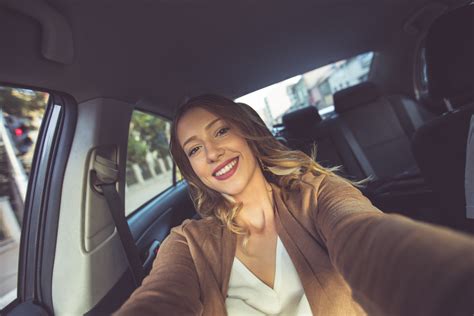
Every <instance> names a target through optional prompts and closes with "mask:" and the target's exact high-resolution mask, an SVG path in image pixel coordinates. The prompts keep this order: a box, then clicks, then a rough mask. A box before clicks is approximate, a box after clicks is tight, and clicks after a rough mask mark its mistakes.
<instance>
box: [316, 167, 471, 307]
mask: <svg viewBox="0 0 474 316" xmlns="http://www.w3.org/2000/svg"><path fill="white" fill-rule="evenodd" d="M315 190H316V192H313V197H315V198H314V204H313V207H314V208H313V210H314V212H315V213H314V216H313V220H314V221H315V226H316V229H317V230H318V232H319V234H320V235H321V237H322V239H323V240H324V242H325V243H326V247H327V249H328V252H329V256H330V258H331V262H332V263H333V265H334V266H335V267H336V269H337V270H338V271H339V272H340V273H341V274H342V276H343V277H344V279H345V280H346V282H348V284H349V285H350V287H351V289H352V291H353V296H354V299H355V300H356V301H358V302H359V303H360V304H361V306H362V307H363V308H364V309H365V310H366V311H367V312H368V313H369V315H372V314H373V315H472V314H473V313H474V238H473V236H471V235H467V234H463V233H458V232H455V231H453V230H451V229H447V228H442V227H441V226H435V225H432V224H427V223H422V222H418V221H414V220H411V219H408V218H406V217H403V216H400V215H395V214H384V213H382V212H381V211H380V210H378V209H377V208H375V207H374V206H373V205H372V204H371V203H370V201H369V200H368V199H367V198H365V197H364V196H363V195H362V194H361V193H360V191H359V190H358V189H356V188H355V187H353V186H352V185H351V184H349V183H348V182H347V181H344V180H342V179H340V178H338V177H335V176H326V177H325V178H324V179H323V180H322V181H321V182H320V184H319V186H318V187H316V188H315Z"/></svg>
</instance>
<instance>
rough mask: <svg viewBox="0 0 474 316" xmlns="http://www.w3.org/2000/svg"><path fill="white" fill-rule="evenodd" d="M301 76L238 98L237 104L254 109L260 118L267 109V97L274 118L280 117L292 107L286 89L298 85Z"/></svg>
mask: <svg viewBox="0 0 474 316" xmlns="http://www.w3.org/2000/svg"><path fill="white" fill-rule="evenodd" d="M300 78H301V75H298V76H295V77H292V78H289V79H286V80H283V81H281V82H278V83H275V84H273V85H271V86H268V87H265V88H263V89H260V90H257V91H255V92H252V93H249V94H247V95H244V96H242V97H240V98H237V99H236V100H235V101H236V102H242V103H246V104H248V105H250V106H251V107H252V108H254V109H255V110H256V111H257V112H258V114H260V116H263V109H264V108H265V97H267V98H268V100H269V103H270V107H271V109H272V115H273V117H276V116H278V115H280V114H281V113H283V112H285V111H286V110H287V109H288V108H289V107H290V105H291V104H290V99H289V97H288V94H287V93H286V87H287V86H289V85H292V84H295V83H297V82H298V81H299V80H300Z"/></svg>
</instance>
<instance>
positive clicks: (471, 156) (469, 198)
mask: <svg viewBox="0 0 474 316" xmlns="http://www.w3.org/2000/svg"><path fill="white" fill-rule="evenodd" d="M464 190H465V195H466V218H469V219H474V115H472V116H471V124H470V126H469V133H468V136H467V147H466V169H465V173H464Z"/></svg>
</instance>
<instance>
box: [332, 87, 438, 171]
mask: <svg viewBox="0 0 474 316" xmlns="http://www.w3.org/2000/svg"><path fill="white" fill-rule="evenodd" d="M334 105H335V109H336V112H337V113H338V118H337V119H338V120H339V122H337V123H336V124H335V126H336V128H339V130H336V133H339V134H342V137H339V139H341V140H342V141H340V142H339V143H341V142H343V141H345V142H346V143H347V145H348V146H349V147H350V148H351V150H352V152H353V153H354V156H355V159H356V160H357V161H358V162H359V164H360V165H361V168H362V170H363V172H364V175H365V176H372V177H373V178H375V179H377V178H388V177H393V176H396V175H399V174H401V173H404V172H407V171H411V172H415V171H416V170H417V164H416V161H415V158H414V156H413V153H412V151H411V147H410V144H411V137H412V136H413V133H414V131H415V130H416V129H417V128H419V127H420V126H421V125H423V124H424V122H425V121H426V120H428V119H429V118H430V115H429V114H428V112H427V111H426V110H424V109H423V108H422V107H421V106H420V105H418V104H417V103H416V102H414V101H413V100H411V99H408V98H406V97H403V96H398V95H395V96H390V97H385V96H383V95H381V93H380V92H379V90H378V89H377V87H376V86H375V85H374V84H373V83H370V82H364V83H361V84H359V85H356V86H353V87H350V88H347V89H344V90H341V91H338V92H336V93H335V94H334ZM339 146H343V145H342V144H339Z"/></svg>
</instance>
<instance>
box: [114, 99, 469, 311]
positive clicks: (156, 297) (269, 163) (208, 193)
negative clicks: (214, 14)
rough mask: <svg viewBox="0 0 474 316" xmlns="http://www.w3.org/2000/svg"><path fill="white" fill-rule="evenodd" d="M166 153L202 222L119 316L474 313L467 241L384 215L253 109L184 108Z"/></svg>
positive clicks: (166, 248) (166, 253)
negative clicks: (286, 142) (290, 145)
mask: <svg viewBox="0 0 474 316" xmlns="http://www.w3.org/2000/svg"><path fill="white" fill-rule="evenodd" d="M170 147H171V153H172V155H173V158H174V160H175V162H176V164H177V166H178V167H179V169H180V170H181V173H182V174H183V177H184V178H185V179H186V180H187V182H188V184H189V186H190V192H191V196H192V198H193V201H194V203H195V206H196V210H197V211H198V213H199V214H200V215H201V217H202V219H200V220H186V221H185V222H183V224H182V225H180V226H179V227H176V228H174V229H173V230H172V231H171V233H170V235H169V236H168V237H167V238H166V240H165V241H164V242H163V244H162V246H161V248H160V251H159V253H158V256H157V259H156V260H155V263H154V266H153V269H152V271H151V273H150V275H149V276H148V277H147V278H146V279H145V280H144V281H143V284H142V285H141V287H140V288H138V289H137V290H136V291H135V292H134V293H133V294H132V296H131V298H130V299H129V300H128V301H127V302H126V303H125V304H124V306H122V308H121V309H120V310H119V311H118V312H117V315H148V314H159V315H161V314H162V315H225V314H228V315H265V314H274V315H276V314H280V315H310V314H313V315H364V314H366V313H368V314H371V315H386V314H389V315H447V314H449V315H458V314H463V313H472V312H474V302H473V301H474V300H473V299H472V297H474V241H473V239H472V238H471V237H469V236H467V235H463V234H459V233H456V232H453V231H451V230H448V229H444V228H440V227H435V226H433V225H428V224H423V223H419V222H416V221H413V220H410V219H408V218H405V217H402V216H399V215H388V214H383V213H382V212H381V211H380V210H378V209H377V208H375V207H374V206H372V204H371V203H370V201H369V200H368V199H367V198H365V197H364V196H363V195H362V194H361V193H360V191H359V190H358V189H356V188H355V187H354V185H353V184H351V183H350V182H349V181H347V180H344V179H342V178H341V177H339V176H337V175H335V174H334V172H333V170H328V169H324V168H323V167H321V166H320V165H318V164H317V163H316V162H314V160H312V159H311V158H310V157H308V156H307V155H305V154H303V153H302V152H299V151H291V150H289V149H287V148H286V147H284V146H283V145H281V144H280V143H279V142H278V141H277V140H276V139H275V138H273V136H272V135H271V133H270V132H269V131H268V129H267V128H266V127H265V125H264V124H263V122H262V120H261V119H260V118H259V117H258V115H256V113H255V112H254V111H253V110H251V109H250V108H249V107H248V106H246V105H243V104H237V103H234V102H233V101H231V100H228V99H226V98H223V97H219V96H214V95H204V96H199V97H196V98H193V99H191V100H189V101H188V102H186V103H185V104H184V105H183V106H182V107H181V108H180V109H179V111H178V113H177V115H176V117H175V120H174V123H173V128H172V132H171V142H170ZM461 258H462V260H461Z"/></svg>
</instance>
